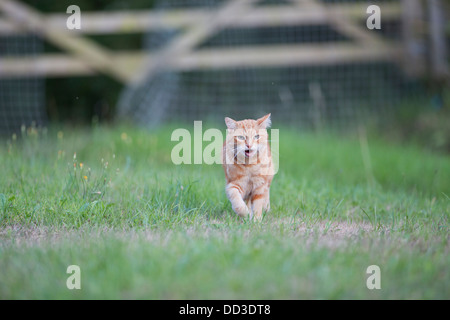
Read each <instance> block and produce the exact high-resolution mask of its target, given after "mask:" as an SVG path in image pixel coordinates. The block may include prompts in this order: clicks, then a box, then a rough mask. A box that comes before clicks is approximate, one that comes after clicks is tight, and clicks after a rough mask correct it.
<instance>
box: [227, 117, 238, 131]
mask: <svg viewBox="0 0 450 320" xmlns="http://www.w3.org/2000/svg"><path fill="white" fill-rule="evenodd" d="M225 124H226V125H227V128H228V129H232V130H234V129H236V121H234V120H233V119H231V118H228V117H225Z"/></svg>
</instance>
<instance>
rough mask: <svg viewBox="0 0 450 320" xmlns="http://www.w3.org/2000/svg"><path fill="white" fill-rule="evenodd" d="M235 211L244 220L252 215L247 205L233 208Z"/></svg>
mask: <svg viewBox="0 0 450 320" xmlns="http://www.w3.org/2000/svg"><path fill="white" fill-rule="evenodd" d="M233 211H234V212H235V213H236V214H237V215H238V216H240V217H242V218H246V217H248V215H249V214H250V210H249V209H248V207H247V206H246V205H241V206H233Z"/></svg>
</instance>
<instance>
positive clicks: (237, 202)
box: [226, 183, 250, 218]
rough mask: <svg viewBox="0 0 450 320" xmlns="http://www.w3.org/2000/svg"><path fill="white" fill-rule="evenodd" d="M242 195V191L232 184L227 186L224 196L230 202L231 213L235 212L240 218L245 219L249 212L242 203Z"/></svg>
mask: <svg viewBox="0 0 450 320" xmlns="http://www.w3.org/2000/svg"><path fill="white" fill-rule="evenodd" d="M242 193H243V192H242V189H241V187H239V186H238V185H236V184H234V183H229V184H227V186H226V194H227V197H228V200H230V202H231V207H232V208H233V211H234V212H236V214H237V215H239V216H240V217H243V218H245V217H247V216H248V215H249V213H250V210H249V209H248V207H247V205H246V204H245V202H244V199H243V198H242Z"/></svg>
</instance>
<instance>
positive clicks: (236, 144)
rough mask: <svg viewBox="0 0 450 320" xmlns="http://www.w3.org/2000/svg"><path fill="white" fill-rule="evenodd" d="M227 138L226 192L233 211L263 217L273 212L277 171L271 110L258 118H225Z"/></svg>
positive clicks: (224, 158) (224, 147)
mask: <svg viewBox="0 0 450 320" xmlns="http://www.w3.org/2000/svg"><path fill="white" fill-rule="evenodd" d="M225 123H226V125H227V128H228V129H227V137H226V140H225V142H224V145H223V163H222V166H223V169H224V171H225V178H226V182H227V184H226V188H225V189H226V194H227V197H228V199H229V200H230V202H231V206H232V208H233V211H234V212H235V213H236V214H238V215H239V216H241V217H244V218H245V217H248V216H249V217H250V218H253V217H254V218H255V219H257V220H261V218H262V213H263V210H264V211H266V212H267V211H269V209H270V200H269V189H270V184H271V183H272V179H273V175H274V171H273V163H272V156H271V152H270V145H269V140H268V133H267V130H266V129H267V128H268V127H270V125H271V120H270V113H269V114H267V115H265V116H264V117H262V118H260V119H258V120H250V119H246V120H242V121H235V120H233V119H230V118H228V117H227V118H225Z"/></svg>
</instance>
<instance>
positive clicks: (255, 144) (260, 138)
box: [225, 114, 270, 161]
mask: <svg viewBox="0 0 450 320" xmlns="http://www.w3.org/2000/svg"><path fill="white" fill-rule="evenodd" d="M225 123H226V125H227V128H228V130H227V139H226V146H227V153H228V152H232V156H233V157H234V158H235V159H237V160H238V161H243V160H244V161H245V159H253V158H255V157H257V156H258V154H261V153H262V152H264V151H266V150H267V148H268V133H267V130H266V129H267V128H268V127H269V126H270V114H268V115H265V116H264V117H262V118H260V119H258V120H249V119H247V120H242V121H235V120H233V119H231V118H225Z"/></svg>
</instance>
